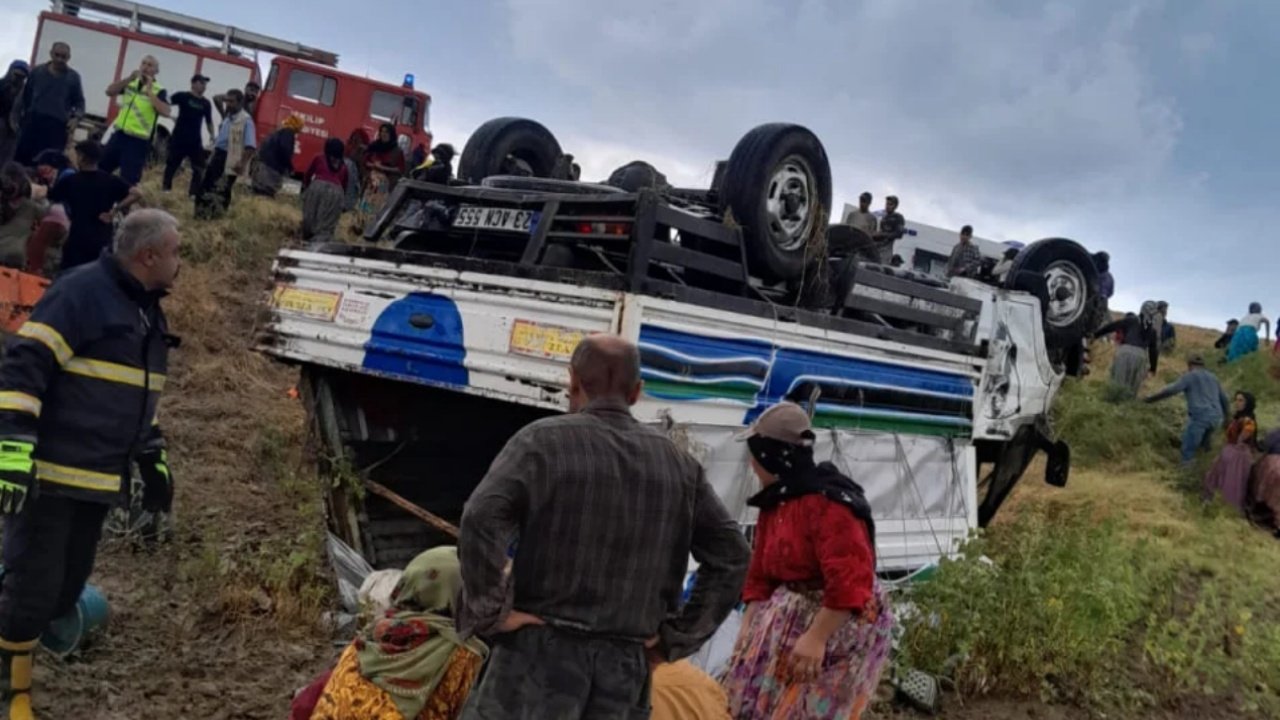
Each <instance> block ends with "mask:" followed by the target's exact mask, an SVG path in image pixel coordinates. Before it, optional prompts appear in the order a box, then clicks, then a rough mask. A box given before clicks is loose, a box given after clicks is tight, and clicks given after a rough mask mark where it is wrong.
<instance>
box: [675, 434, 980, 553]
mask: <svg viewBox="0 0 1280 720" xmlns="http://www.w3.org/2000/svg"><path fill="white" fill-rule="evenodd" d="M668 432H669V433H670V434H671V435H672V436H673V437H674V438H675V439H676V441H677V443H679V444H681V445H682V446H684V447H685V448H686V449H688V450H689V451H690V452H691V453H693V455H694V456H695V457H697V458H698V460H699V461H700V462H701V463H702V466H703V467H704V468H706V472H707V479H708V480H709V481H710V482H711V485H712V486H713V487H714V488H715V489H716V494H718V495H719V496H720V499H721V500H722V501H724V503H725V505H727V506H728V508H729V511H730V512H731V513H733V514H735V515H736V516H738V517H739V518H740V521H741V522H742V523H743V524H744V525H753V524H754V523H755V510H754V509H753V508H749V507H747V504H746V503H747V499H748V498H749V497H751V495H752V494H754V493H755V492H756V491H757V490H758V489H759V483H758V481H757V479H756V478H755V476H754V474H752V472H751V467H750V465H749V463H748V459H747V446H746V443H743V442H739V441H737V440H736V439H735V436H736V435H737V433H739V432H741V428H723V427H710V426H690V425H684V426H678V427H675V428H671V429H669V430H668ZM815 454H816V456H817V459H818V461H819V462H821V461H824V460H830V461H832V462H834V463H835V464H836V466H837V467H839V468H840V469H841V470H842V471H843V472H845V473H846V474H847V475H848V476H849V477H851V478H853V479H854V480H855V481H857V482H858V484H860V485H861V486H862V487H863V488H864V489H865V490H866V493H867V499H868V500H869V501H870V502H871V507H872V510H873V511H874V513H875V518H876V549H877V556H878V559H879V567H880V570H882V571H884V570H914V569H916V568H920V567H923V566H925V565H928V564H930V563H932V562H935V561H936V560H937V559H938V558H939V557H940V556H942V555H944V554H947V553H951V552H954V550H955V549H956V545H957V543H958V542H959V541H961V540H963V539H964V538H965V537H966V536H967V535H968V532H969V530H970V529H972V528H974V527H976V526H977V498H976V485H975V478H976V468H975V467H974V466H973V463H974V462H975V459H974V453H973V450H972V448H971V447H970V445H969V444H968V443H967V442H966V441H963V440H950V439H947V438H938V437H928V436H920V435H894V434H891V433H872V432H865V431H863V432H854V431H847V430H821V431H819V434H818V441H817V446H816V453H815Z"/></svg>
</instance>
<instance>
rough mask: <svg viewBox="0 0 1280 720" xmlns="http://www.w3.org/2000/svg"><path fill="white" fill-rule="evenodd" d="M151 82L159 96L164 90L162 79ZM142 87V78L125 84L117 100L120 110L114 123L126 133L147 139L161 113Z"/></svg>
mask: <svg viewBox="0 0 1280 720" xmlns="http://www.w3.org/2000/svg"><path fill="white" fill-rule="evenodd" d="M151 84H152V86H154V87H155V93H156V95H157V96H159V95H160V93H162V92H164V88H163V87H162V86H161V85H160V81H158V80H152V81H151ZM141 87H142V78H138V79H137V80H134V81H133V82H131V83H129V84H128V85H125V87H124V91H123V92H121V93H120V100H119V101H118V102H117V104H118V105H119V106H120V112H119V113H117V114H116V120H115V122H114V123H112V124H113V125H115V127H116V129H117V130H120V131H121V132H123V133H124V134H126V135H129V136H132V137H136V138H143V139H147V138H150V137H151V131H152V130H155V128H156V122H157V120H158V118H159V116H160V113H159V112H158V111H157V110H156V106H155V105H152V104H151V98H149V97H148V96H147V94H146V93H144V92H142V90H141V89H140V88H141Z"/></svg>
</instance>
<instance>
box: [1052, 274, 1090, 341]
mask: <svg viewBox="0 0 1280 720" xmlns="http://www.w3.org/2000/svg"><path fill="white" fill-rule="evenodd" d="M1044 279H1045V284H1046V285H1047V286H1048V289H1049V307H1048V310H1047V312H1046V313H1045V318H1046V319H1047V320H1048V321H1049V324H1050V325H1052V326H1054V327H1066V326H1068V325H1071V324H1072V323H1074V322H1075V321H1076V320H1079V319H1080V316H1081V315H1083V314H1084V311H1085V305H1086V304H1087V301H1088V297H1087V296H1088V284H1087V283H1086V282H1085V278H1084V272H1083V271H1081V270H1080V268H1079V267H1078V266H1077V265H1076V264H1075V263H1071V262H1067V261H1065V260H1059V261H1057V262H1054V263H1050V265H1049V267H1047V268H1045V271H1044Z"/></svg>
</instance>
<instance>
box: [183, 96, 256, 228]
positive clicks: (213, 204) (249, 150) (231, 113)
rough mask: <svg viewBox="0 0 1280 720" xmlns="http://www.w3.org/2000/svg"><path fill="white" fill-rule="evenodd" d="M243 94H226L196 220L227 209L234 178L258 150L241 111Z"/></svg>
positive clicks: (248, 121)
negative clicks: (223, 115) (223, 113)
mask: <svg viewBox="0 0 1280 720" xmlns="http://www.w3.org/2000/svg"><path fill="white" fill-rule="evenodd" d="M243 102H244V94H243V93H241V92H240V91H239V90H230V91H228V92H227V94H226V105H225V107H226V111H227V115H226V117H224V118H223V119H222V125H220V126H219V127H218V136H217V137H216V138H214V140H213V159H212V160H210V161H209V169H208V170H207V171H206V172H205V174H204V180H203V182H202V183H201V186H200V193H199V195H198V196H197V197H196V217H198V218H204V219H209V218H212V217H216V216H218V215H220V214H222V213H224V212H226V211H227V208H229V207H231V190H232V188H233V187H235V184H236V178H238V177H240V176H241V175H244V174H245V173H246V172H247V171H248V168H249V161H250V160H252V159H253V153H254V150H255V148H257V147H258V140H257V130H256V129H255V128H254V126H253V118H252V117H250V116H249V113H247V112H245V110H244V106H243V105H242V103H243Z"/></svg>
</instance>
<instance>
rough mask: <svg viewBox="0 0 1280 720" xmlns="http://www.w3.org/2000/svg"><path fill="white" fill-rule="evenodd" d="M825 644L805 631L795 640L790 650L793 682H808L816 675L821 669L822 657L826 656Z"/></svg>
mask: <svg viewBox="0 0 1280 720" xmlns="http://www.w3.org/2000/svg"><path fill="white" fill-rule="evenodd" d="M826 654H827V644H826V643H825V642H824V641H822V640H820V639H818V638H817V637H815V636H814V635H813V634H811V633H808V632H806V633H805V634H803V635H801V636H800V639H799V640H797V641H796V646H795V648H794V649H792V651H791V662H790V671H791V679H792V680H793V681H795V682H809V681H811V680H814V679H816V678H817V677H818V673H819V672H821V670H822V659H823V658H824V657H826Z"/></svg>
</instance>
